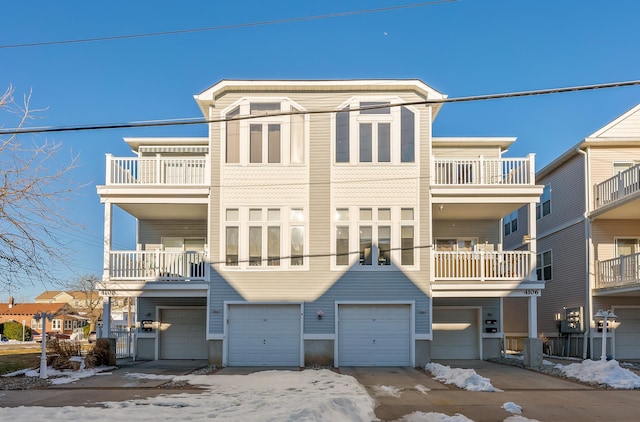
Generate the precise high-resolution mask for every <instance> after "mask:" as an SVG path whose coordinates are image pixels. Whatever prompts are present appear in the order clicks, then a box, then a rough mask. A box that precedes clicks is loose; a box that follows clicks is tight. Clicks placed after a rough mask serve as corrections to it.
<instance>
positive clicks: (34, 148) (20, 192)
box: [0, 86, 78, 290]
mask: <svg viewBox="0 0 640 422" xmlns="http://www.w3.org/2000/svg"><path fill="white" fill-rule="evenodd" d="M0 92H2V91H0ZM30 100H31V92H30V93H29V94H26V95H24V97H23V101H22V102H21V103H18V102H16V101H15V99H14V88H13V86H9V88H7V90H6V91H5V92H4V94H1V95H0V111H2V121H1V122H3V123H0V125H1V126H4V127H5V128H6V127H10V128H15V129H17V130H16V131H13V132H14V133H10V134H8V135H4V136H3V135H0V290H1V289H3V288H12V287H13V288H20V287H21V286H25V285H28V284H31V285H33V284H35V281H36V280H38V281H43V280H46V279H47V278H48V277H50V269H51V268H52V267H55V266H58V265H60V264H61V263H64V262H65V250H66V245H65V243H64V242H62V240H61V239H60V237H59V231H58V230H60V229H64V228H67V229H68V227H69V226H70V225H73V223H72V222H71V221H70V220H69V218H67V217H66V216H65V210H64V208H62V203H63V202H64V201H65V200H68V199H69V197H70V195H71V194H72V192H74V191H75V190H76V189H77V188H78V187H77V186H75V185H74V183H73V182H72V181H71V179H70V172H71V171H72V170H73V169H74V168H76V167H77V158H78V157H77V156H71V157H70V158H69V161H68V162H65V163H63V164H59V162H60V161H59V159H58V155H59V153H60V152H61V144H60V143H56V142H51V141H48V140H44V141H37V140H36V139H33V138H32V139H26V138H27V137H26V135H21V136H18V134H16V133H15V132H19V129H20V128H23V127H25V126H27V123H29V122H30V121H31V120H33V119H35V118H36V116H37V114H38V112H41V111H43V110H42V109H40V110H36V109H34V110H32V109H30V108H29V103H30ZM5 132H9V131H5Z"/></svg>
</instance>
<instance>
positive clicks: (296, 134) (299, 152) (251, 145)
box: [225, 100, 305, 165]
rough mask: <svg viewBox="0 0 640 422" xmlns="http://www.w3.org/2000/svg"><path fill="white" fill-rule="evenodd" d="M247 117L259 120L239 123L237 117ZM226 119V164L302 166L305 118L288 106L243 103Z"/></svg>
mask: <svg viewBox="0 0 640 422" xmlns="http://www.w3.org/2000/svg"><path fill="white" fill-rule="evenodd" d="M283 113H291V114H290V115H283ZM247 115H252V116H260V117H256V118H254V119H247V120H238V117H240V116H247ZM225 118H226V123H225V129H226V140H225V150H226V154H225V162H226V163H228V164H242V165H254V164H261V165H264V164H285V165H286V164H303V163H304V154H305V117H304V115H303V114H302V113H301V110H300V109H298V108H296V107H293V106H292V105H291V103H290V102H288V101H285V100H282V101H277V102H256V101H253V102H251V101H249V100H242V101H241V103H240V105H239V106H236V107H235V108H233V109H231V111H229V112H227V113H226V114H225Z"/></svg>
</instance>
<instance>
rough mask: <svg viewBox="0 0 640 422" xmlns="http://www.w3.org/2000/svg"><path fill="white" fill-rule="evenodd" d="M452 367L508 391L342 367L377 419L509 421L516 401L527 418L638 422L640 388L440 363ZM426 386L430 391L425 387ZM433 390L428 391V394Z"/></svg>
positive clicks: (397, 371) (413, 373) (407, 371)
mask: <svg viewBox="0 0 640 422" xmlns="http://www.w3.org/2000/svg"><path fill="white" fill-rule="evenodd" d="M437 363H440V364H443V365H448V366H450V367H452V368H472V369H474V370H475V371H476V372H477V373H478V374H479V375H481V376H483V377H486V378H489V379H490V380H491V384H492V385H493V386H494V387H496V388H499V389H501V390H503V391H502V392H493V393H489V392H472V391H466V390H461V389H459V388H457V387H456V386H454V385H446V384H444V383H441V382H439V381H435V380H434V379H433V378H432V375H431V374H430V373H428V372H423V371H420V370H418V369H414V368H351V367H348V368H344V367H341V368H340V372H341V373H342V374H345V375H351V376H353V377H355V378H356V379H357V380H358V381H359V382H360V383H361V384H362V385H363V386H364V387H365V388H366V389H367V392H369V395H371V396H372V397H373V398H374V399H375V400H376V403H377V407H376V409H375V412H376V416H377V417H378V418H379V419H380V420H382V421H395V420H398V419H399V418H401V417H402V416H404V415H408V414H411V413H413V412H426V413H428V412H437V413H444V414H447V415H449V416H452V415H455V414H457V413H460V414H463V415H464V416H466V417H467V418H469V419H472V420H474V421H476V422H482V421H491V422H495V421H503V420H505V419H506V418H508V417H509V416H512V414H511V413H508V412H507V411H506V410H504V409H503V408H502V405H503V404H504V403H507V402H514V403H516V404H518V405H519V406H521V407H522V408H523V412H522V416H524V417H526V418H529V419H536V420H538V421H542V422H544V421H572V420H579V421H581V422H588V421H594V422H595V421H598V422H600V421H602V420H615V421H636V420H638V415H637V408H638V404H637V403H638V402H639V400H640V391H638V390H631V391H628V390H602V389H598V388H595V387H590V386H586V385H583V384H580V383H575V382H572V381H569V380H564V379H560V378H556V377H552V376H549V375H545V374H542V373H539V372H535V371H531V370H527V369H523V368H519V367H515V366H508V365H500V364H496V363H491V362H487V361H467V360H461V361H457V360H456V361H453V360H450V361H438V362H437ZM425 387H426V388H425ZM427 389H428V390H427Z"/></svg>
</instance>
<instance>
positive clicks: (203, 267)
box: [108, 251, 208, 282]
mask: <svg viewBox="0 0 640 422" xmlns="http://www.w3.org/2000/svg"><path fill="white" fill-rule="evenodd" d="M207 273H208V269H207V263H206V253H205V252H204V251H200V252H195V251H187V252H168V251H111V252H110V253H109V269H108V276H109V280H110V281H121V282H140V281H144V282H150V281H205V280H206V279H207V276H208V274H207Z"/></svg>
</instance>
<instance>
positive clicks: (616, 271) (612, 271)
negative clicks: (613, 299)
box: [596, 253, 640, 289]
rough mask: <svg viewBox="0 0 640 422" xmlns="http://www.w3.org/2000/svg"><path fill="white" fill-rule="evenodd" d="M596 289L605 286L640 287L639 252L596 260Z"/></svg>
mask: <svg viewBox="0 0 640 422" xmlns="http://www.w3.org/2000/svg"><path fill="white" fill-rule="evenodd" d="M596 265H597V277H596V289H603V288H607V287H629V286H637V287H639V288H640V253H637V254H633V255H623V256H619V257H617V258H613V259H607V260H605V261H596Z"/></svg>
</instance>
